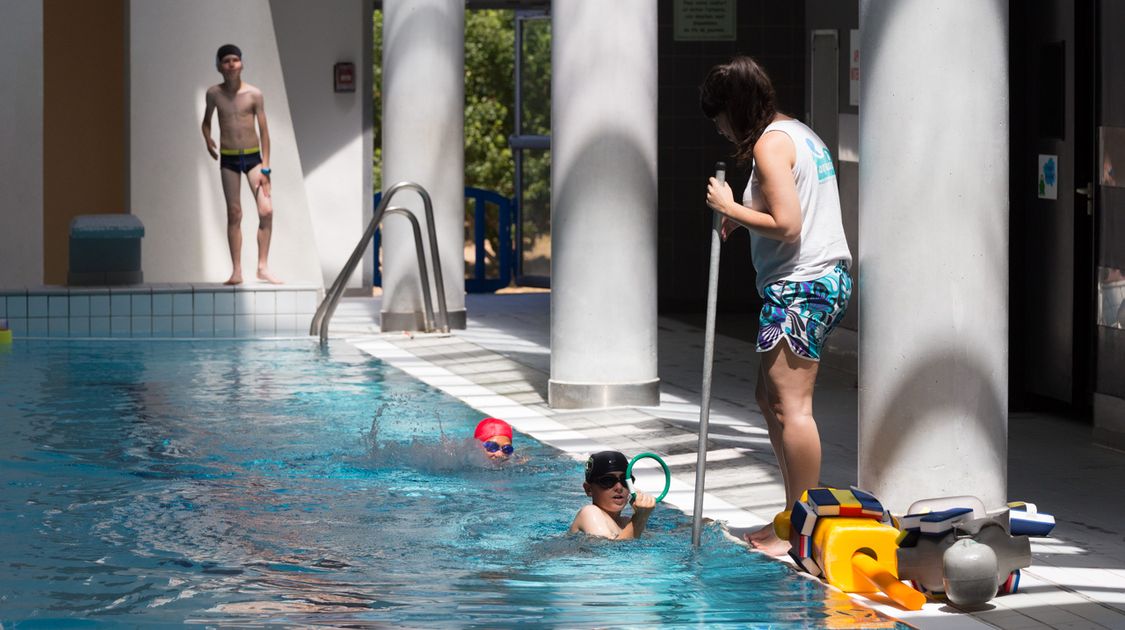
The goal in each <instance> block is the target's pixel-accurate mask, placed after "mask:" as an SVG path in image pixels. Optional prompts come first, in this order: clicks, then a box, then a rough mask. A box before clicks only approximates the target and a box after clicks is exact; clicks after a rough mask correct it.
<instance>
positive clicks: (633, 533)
mask: <svg viewBox="0 0 1125 630" xmlns="http://www.w3.org/2000/svg"><path fill="white" fill-rule="evenodd" d="M655 507H656V499H654V498H652V495H651V494H645V493H643V492H638V493H637V498H636V499H634V500H633V516H632V517H631V518H630V519H629V522H628V523H626V524H625V527H622V528H621V536H619V537H618V539H619V540H629V539H630V538H640V537H641V534H643V533H644V531H645V524H646V523H648V517H649V516H651V515H652V510H653V509H654V508H655Z"/></svg>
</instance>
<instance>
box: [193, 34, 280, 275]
mask: <svg viewBox="0 0 1125 630" xmlns="http://www.w3.org/2000/svg"><path fill="white" fill-rule="evenodd" d="M215 67H216V68H217V69H218V71H219V73H220V74H222V75H223V82H222V83H220V84H218V85H213V86H211V87H210V88H208V89H207V96H206V105H207V108H206V109H205V110H204V112H203V138H204V140H206V141H207V152H208V153H210V154H211V158H212V159H215V160H219V173H220V175H221V177H222V181H223V197H224V198H225V199H226V203H227V243H228V244H229V245H230V259H231V264H232V265H233V267H234V269H233V271H232V272H231V275H230V278H229V279H228V280H227V281H226V282H225V283H224V284H241V283H242V202H241V200H240V195H239V191H238V187H239V183H240V182H241V181H242V175H246V181H247V182H248V183H249V184H250V191H251V192H252V193H254V201H255V202H256V203H257V205H258V279H259V280H264V281H266V282H269V283H271V284H281V281H280V280H278V279H277V278H275V277H274V276H273V274H271V273H270V270H269V265H268V264H267V259H268V258H269V253H270V237H271V236H272V234H273V202H272V201H271V199H270V132H269V127H268V126H267V125H266V109H265V104H264V102H263V100H262V91H261V90H259V89H258V88H256V87H254V86H253V85H250V84H249V83H244V82H243V81H242V51H241V50H240V49H239V48H238V46H235V45H234V44H225V45H223V46H220V47H219V51H218V52H217V53H216V54H215ZM215 110H218V112H219V147H218V148H217V149H216V147H215V140H214V139H213V138H212V137H211V112H213V111H215ZM255 121H257V123H258V127H257V129H255V128H254V122H255ZM259 134H260V136H261V140H260V141H259Z"/></svg>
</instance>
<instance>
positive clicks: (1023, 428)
mask: <svg viewBox="0 0 1125 630" xmlns="http://www.w3.org/2000/svg"><path fill="white" fill-rule="evenodd" d="M549 300H550V296H549V294H524V295H470V296H468V297H467V300H466V302H467V305H466V307H467V311H468V329H467V330H464V331H457V332H456V333H455V334H453V335H447V336H436V335H413V336H412V335H405V334H401V333H400V334H379V328H378V323H377V322H378V311H379V301H378V299H357V298H348V299H345V300H344V301H343V302H342V303H341V305H340V308H339V310H338V311H337V314H336V317H335V319H334V320H333V322H332V328H331V329H332V334H333V336H334V337H344V338H348V340H349V341H350V342H351V343H354V344H355V345H357V346H358V347H360V348H362V349H364V350H366V351H368V352H370V353H371V354H373V355H375V356H378V357H380V358H381V359H383V360H385V361H388V362H389V363H391V364H393V365H395V366H397V367H399V368H401V369H403V370H405V371H407V372H409V373H411V374H413V375H415V376H416V377H418V378H419V379H421V380H424V381H426V382H427V383H429V384H431V385H433V386H435V387H438V388H440V389H443V390H445V391H446V392H448V393H449V394H451V395H453V396H456V397H458V398H460V399H461V400H463V401H465V402H466V403H468V404H470V405H472V406H473V407H475V408H477V409H478V410H480V411H482V412H484V413H488V414H490V415H496V416H499V417H503V418H506V419H508V420H509V421H511V422H512V424H513V425H515V426H516V428H517V429H518V430H520V431H522V432H524V433H527V434H530V435H533V436H535V437H536V438H537V439H540V440H542V441H544V442H546V443H549V444H552V445H554V446H556V447H558V448H560V449H562V450H564V451H567V452H570V453H572V454H573V455H574V456H575V457H576V458H582V457H584V454H585V453H588V452H590V451H593V450H598V449H601V448H615V449H618V450H621V451H623V452H626V453H637V452H641V451H652V452H656V453H659V454H660V455H661V456H662V457H664V459H665V460H666V461H667V462H668V464H669V466H670V467H671V468H672V471H673V476H674V480H673V488H672V492H670V493H669V496H668V498H667V499H666V501H667V502H668V503H670V504H672V505H675V506H677V507H686V509H685V511H686V512H690V510H691V505H692V503H693V501H692V496H693V495H692V489H693V488H694V483H695V476H694V472H695V461H696V456H695V450H696V439H697V438H696V430H695V429H696V424H697V422H698V419H699V392H700V373H701V365H702V340H703V331H702V329H701V328H699V327H698V326H695V325H691V324H687V323H684V322H682V321H679V320H675V319H670V318H666V317H662V318H661V319H660V324H659V325H660V330H659V343H660V347H659V356H660V363H659V370H660V378H661V391H662V394H661V404H660V406H659V407H647V408H641V407H637V408H616V409H609V410H597V411H569V412H559V411H555V410H552V409H550V408H549V407H547V405H546V389H547V379H548V377H549V373H550V349H549V339H550V333H549V328H548V317H549V311H550V308H549V304H550V302H549ZM719 332H720V335H719V337H718V343H717V346H716V352H715V370H714V374H715V376H714V379H715V383H714V387H713V393H712V412H711V436H710V440H709V443H708V457H707V460H708V468H707V493H706V496H705V500H704V514H705V515H706V516H709V517H714V518H719V519H723V520H725V521H726V522H727V523H728V527H729V528H730V530H731V531H732V532H734V533H739V532H740V531H742V530H744V528H746V527H750V526H753V525H755V524H757V523H762V522H765V521H766V520H767V519H769V518H771V517H772V516H773V514H774V513H775V512H777V511H778V510H780V509H782V505H781V499H780V497H782V496H783V491H782V487H781V482H780V475H779V473H778V470H777V466H776V463H775V462H774V459H773V454H772V451H771V449H770V445H769V440H768V438H767V436H766V431H765V423H764V420H763V418H762V417H761V415H760V414H759V413H758V412H757V410H756V405H755V403H754V400H753V380H752V378H751V377H752V376H753V375H754V374H755V373H756V369H757V355H756V353H755V352H754V351H753V346H752V344H751V343H749V342H747V341H744V340H741V339H739V338H736V337H735V336H728V335H723V334H722V333H723V332H724V326H723V323H722V322H720V326H719ZM855 342H856V339H855V335H854V333H850V332H848V331H841V332H840V333H837V334H836V335H834V347H833V348H831V349H830V354H829V355H828V356H826V357H825V359H824V361H823V363H822V367H821V376H820V378H819V380H818V383H817V394H816V401H815V404H816V414H817V421H818V424H819V425H820V427H821V432H822V434H821V437H822V441H823V443H824V466H823V471H822V480H823V481H824V482H825V483H827V484H831V485H848V484H849V483H853V482H854V481H855V469H856V425H857V423H856V414H857V403H856V393H857V390H856V373H857V370H856V360H857V357H856V352H855V347H856V343H855ZM1090 433H1091V431H1090V426H1089V425H1085V424H1080V423H1076V422H1073V421H1067V420H1063V419H1058V418H1051V417H1045V416H1035V415H1025V414H1013V415H1012V416H1011V417H1010V419H1009V465H1008V467H1009V492H1010V495H1011V497H1012V498H1013V499H1023V500H1027V501H1031V502H1035V503H1037V504H1038V505H1039V506H1040V508H1041V509H1042V510H1043V511H1045V512H1050V513H1053V514H1054V515H1055V516H1056V519H1057V521H1058V526H1057V527H1056V528H1055V531H1054V532H1053V535H1052V536H1051V537H1050V538H1036V539H1033V542H1032V552H1033V554H1034V562H1033V564H1032V566H1031V568H1030V569H1027V570H1025V571H1024V572H1023V577H1022V582H1021V585H1020V592H1019V593H1018V594H1015V595H1008V596H1004V597H998V598H995V599H993V600H992V601H991V602H990V604H989V605H988V607H987V608H986V609H984V610H979V611H974V612H971V613H967V612H965V611H961V610H958V609H957V608H955V607H953V606H950V605H947V604H943V603H929V604H927V605H926V606H925V607H924V608H923V610H921V611H918V612H905V611H902V610H900V609H898V608H897V607H895V606H894V605H892V604H889V603H888V602H887V601H886V600H881V599H878V598H867V597H862V596H860V597H858V598H857V599H859V600H860V601H862V602H864V603H866V604H868V605H870V606H872V607H874V608H876V609H878V610H879V611H881V612H883V613H885V614H887V615H890V616H892V617H896V618H898V619H901V620H903V621H905V622H906V623H908V624H910V625H912V626H916V627H919V628H927V629H928V628H1005V629H1010V630H1017V629H1019V630H1022V629H1032V628H1098V629H1103V628H1125V501H1123V500H1122V499H1123V498H1125V495H1123V493H1122V490H1121V483H1122V481H1121V480H1122V479H1125V453H1121V452H1119V451H1113V450H1110V449H1106V448H1102V447H1099V446H1097V445H1095V444H1093V443H1092V441H1091V439H1090ZM644 481H645V480H644V479H643V478H642V479H641V483H642V484H643V483H644ZM576 483H578V482H577V480H576Z"/></svg>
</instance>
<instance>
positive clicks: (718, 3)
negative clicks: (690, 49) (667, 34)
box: [672, 0, 737, 42]
mask: <svg viewBox="0 0 1125 630" xmlns="http://www.w3.org/2000/svg"><path fill="white" fill-rule="evenodd" d="M736 23H737V18H736V14H735V2H734V0H676V1H675V2H674V3H673V4H672V39H673V40H675V41H677V42H684V41H726V42H733V41H735V39H736V38H737V33H736V32H735V24H736Z"/></svg>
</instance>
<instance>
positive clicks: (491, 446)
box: [484, 440, 516, 455]
mask: <svg viewBox="0 0 1125 630" xmlns="http://www.w3.org/2000/svg"><path fill="white" fill-rule="evenodd" d="M484 450H486V451H488V452H489V453H495V452H496V451H500V452H501V453H503V454H505V455H511V454H512V453H514V452H516V449H515V447H514V446H512V445H511V444H505V445H504V446H500V445H499V444H498V443H496V442H493V441H492V440H489V441H487V442H485V443H484Z"/></svg>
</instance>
